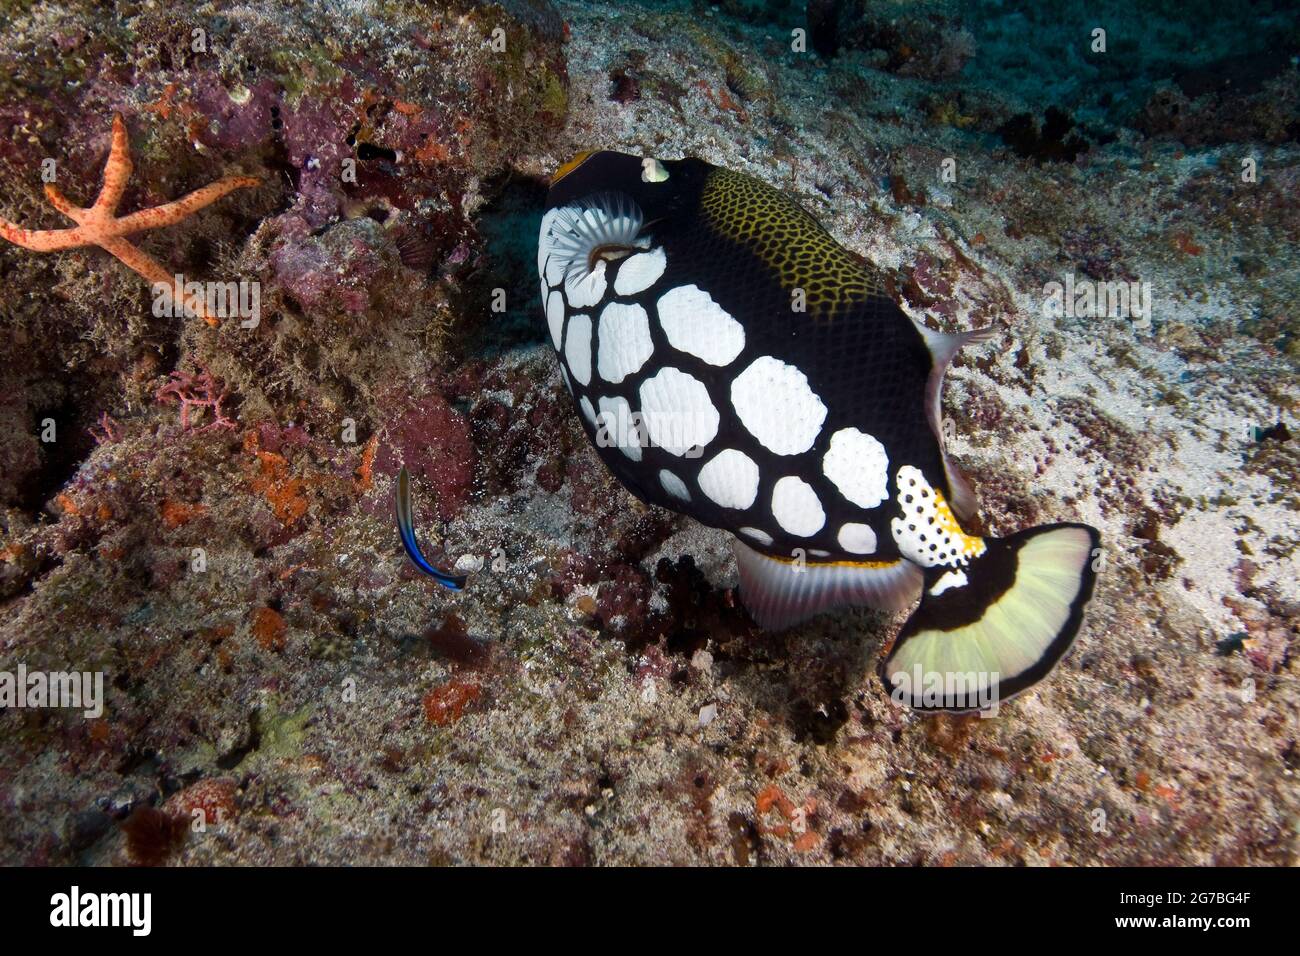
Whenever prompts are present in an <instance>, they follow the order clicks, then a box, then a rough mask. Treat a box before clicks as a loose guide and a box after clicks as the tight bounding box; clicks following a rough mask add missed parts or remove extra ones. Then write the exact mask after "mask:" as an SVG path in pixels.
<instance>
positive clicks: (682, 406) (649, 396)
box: [640, 366, 720, 455]
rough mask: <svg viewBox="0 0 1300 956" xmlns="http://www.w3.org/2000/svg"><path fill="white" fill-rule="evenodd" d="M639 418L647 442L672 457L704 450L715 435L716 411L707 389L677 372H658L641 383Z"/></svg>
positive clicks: (717, 420)
mask: <svg viewBox="0 0 1300 956" xmlns="http://www.w3.org/2000/svg"><path fill="white" fill-rule="evenodd" d="M640 396H641V415H642V418H643V419H644V421H645V426H646V430H647V431H648V432H649V433H650V441H651V442H652V443H654V444H655V445H657V446H659V447H660V448H662V449H663V450H664V451H666V452H668V453H669V454H673V455H685V454H686V453H687V452H688V451H691V450H692V449H696V448H703V446H705V445H707V444H708V443H709V442H711V441H713V438H714V436H715V435H717V434H718V422H719V420H720V418H719V416H718V410H717V409H716V408H714V407H713V402H712V401H710V399H709V390H708V389H707V388H705V386H704V383H703V382H701V381H700V380H699V379H697V378H696V377H695V376H693V375H688V374H687V373H686V372H683V371H681V370H680V369H676V368H672V367H671V366H670V367H668V368H664V369H661V370H660V371H659V373H658V374H657V375H655V376H654V377H653V378H649V379H646V380H645V381H644V382H642V383H641V389H640Z"/></svg>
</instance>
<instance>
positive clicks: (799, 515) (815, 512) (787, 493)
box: [772, 475, 826, 538]
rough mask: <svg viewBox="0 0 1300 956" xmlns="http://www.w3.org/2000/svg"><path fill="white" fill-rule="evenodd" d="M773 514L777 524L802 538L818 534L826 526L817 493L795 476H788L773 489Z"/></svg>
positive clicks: (824, 515)
mask: <svg viewBox="0 0 1300 956" xmlns="http://www.w3.org/2000/svg"><path fill="white" fill-rule="evenodd" d="M772 514H773V516H774V517H775V518H776V523H777V524H779V525H780V526H781V527H782V528H784V529H785V530H786V531H788V532H789V533H790V534H793V535H796V536H797V537H800V538H807V537H809V536H811V535H814V534H816V533H817V532H818V531H820V530H821V529H822V526H823V525H824V524H826V512H824V511H823V510H822V503H821V501H820V500H819V499H818V498H817V492H815V491H813V489H812V485H810V484H808V482H806V481H804V480H803V479H802V478H798V477H796V476H794V475H786V476H785V477H784V478H782V479H781V480H780V481H778V482H777V483H776V487H775V488H773V489H772Z"/></svg>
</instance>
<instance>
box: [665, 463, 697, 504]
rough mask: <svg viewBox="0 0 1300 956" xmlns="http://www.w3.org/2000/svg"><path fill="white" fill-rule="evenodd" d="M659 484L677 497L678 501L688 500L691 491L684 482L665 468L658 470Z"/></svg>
mask: <svg viewBox="0 0 1300 956" xmlns="http://www.w3.org/2000/svg"><path fill="white" fill-rule="evenodd" d="M659 484H661V485H663V487H664V491H666V492H668V494H670V495H672V497H674V498H677V499H678V500H680V501H690V500H691V493H690V491H689V490H688V489H687V487H686V483H685V482H684V481H682V480H681V479H680V478H678V477H677V476H676V475H674V474H673V473H672V472H671V471H669V470H668V469H667V468H661V469H660V470H659Z"/></svg>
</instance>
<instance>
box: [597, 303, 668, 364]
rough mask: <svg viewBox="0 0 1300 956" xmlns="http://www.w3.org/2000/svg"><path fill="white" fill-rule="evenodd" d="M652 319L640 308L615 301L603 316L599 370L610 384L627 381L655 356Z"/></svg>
mask: <svg viewBox="0 0 1300 956" xmlns="http://www.w3.org/2000/svg"><path fill="white" fill-rule="evenodd" d="M654 350H655V347H654V343H653V342H651V341H650V319H649V317H647V316H646V311H645V309H643V308H641V306H639V305H623V304H622V303H621V302H611V303H610V304H609V305H607V306H605V308H604V310H603V311H601V313H600V336H599V344H598V345H597V347H596V371H597V372H599V373H600V377H601V378H603V379H604V380H605V381H607V382H613V383H615V384H617V383H618V382H621V381H623V379H625V378H627V377H628V376H629V375H631V374H632V373H633V372H635V371H636V370H637V369H639V368H640V367H641V366H642V365H644V364H645V363H646V360H647V359H649V358H650V356H651V355H652V354H653V353H654Z"/></svg>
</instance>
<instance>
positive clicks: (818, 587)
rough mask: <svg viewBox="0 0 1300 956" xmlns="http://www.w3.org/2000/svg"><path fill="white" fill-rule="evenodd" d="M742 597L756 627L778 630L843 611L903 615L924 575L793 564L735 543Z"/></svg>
mask: <svg viewBox="0 0 1300 956" xmlns="http://www.w3.org/2000/svg"><path fill="white" fill-rule="evenodd" d="M735 552H736V564H737V566H738V567H739V569H740V596H741V600H742V601H744V603H745V607H746V609H748V611H749V613H750V615H751V616H752V617H753V618H754V620H755V621H757V622H758V623H759V625H760V626H762V627H763V628H764V629H766V630H781V629H783V628H787V627H790V626H792V625H794V624H798V623H799V622H800V621H805V620H807V619H808V618H810V617H815V616H816V615H818V614H821V613H823V612H825V611H831V610H834V609H836V608H842V607H858V606H862V605H866V606H867V607H873V608H876V609H877V610H882V611H902V610H904V609H906V608H907V607H908V606H909V605H910V604H911V603H912V602H913V601H915V600H916V599H917V597H918V596H919V595H920V593H921V584H922V579H923V574H922V572H921V569H920V568H919V567H917V566H916V565H915V564H913V563H912V562H911V561H905V560H903V559H901V558H899V559H897V560H895V561H892V562H871V563H866V562H864V563H861V564H856V563H848V562H838V563H834V564H813V563H811V562H810V563H806V564H796V563H795V562H792V561H782V560H780V559H777V558H770V557H768V556H767V555H765V554H760V553H759V552H757V551H755V550H754V549H753V548H751V547H749V546H748V545H746V544H745V543H744V542H743V541H740V540H736V542H735Z"/></svg>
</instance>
